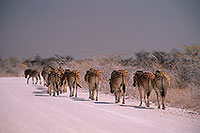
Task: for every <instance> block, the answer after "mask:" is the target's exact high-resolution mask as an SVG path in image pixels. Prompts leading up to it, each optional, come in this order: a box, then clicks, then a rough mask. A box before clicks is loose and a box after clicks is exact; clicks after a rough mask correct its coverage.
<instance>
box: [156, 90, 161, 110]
mask: <svg viewBox="0 0 200 133" xmlns="http://www.w3.org/2000/svg"><path fill="white" fill-rule="evenodd" d="M155 92H156V96H157V102H158V108H160V99H159V93H158V90H155Z"/></svg>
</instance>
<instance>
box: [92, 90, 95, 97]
mask: <svg viewBox="0 0 200 133" xmlns="http://www.w3.org/2000/svg"><path fill="white" fill-rule="evenodd" d="M94 96H95V88H93V89H92V100H94V99H95V98H94Z"/></svg>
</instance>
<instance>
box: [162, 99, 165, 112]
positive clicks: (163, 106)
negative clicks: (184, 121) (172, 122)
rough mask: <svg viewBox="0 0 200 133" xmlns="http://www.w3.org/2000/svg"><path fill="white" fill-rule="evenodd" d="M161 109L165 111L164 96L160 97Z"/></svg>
mask: <svg viewBox="0 0 200 133" xmlns="http://www.w3.org/2000/svg"><path fill="white" fill-rule="evenodd" d="M162 109H163V110H164V109H165V96H163V97H162Z"/></svg>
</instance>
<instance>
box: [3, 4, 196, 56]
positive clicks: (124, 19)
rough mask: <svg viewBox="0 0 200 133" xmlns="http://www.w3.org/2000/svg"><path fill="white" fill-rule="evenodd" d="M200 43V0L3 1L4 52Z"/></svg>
mask: <svg viewBox="0 0 200 133" xmlns="http://www.w3.org/2000/svg"><path fill="white" fill-rule="evenodd" d="M180 44H200V0H1V1H0V55H1V56H3V57H9V56H16V57H33V56H34V55H36V54H39V55H40V56H42V57H49V56H54V55H55V54H58V55H71V56H74V57H77V58H79V57H86V56H88V55H98V54H110V53H116V52H128V51H140V50H143V49H144V50H148V51H151V50H164V51H169V50H171V48H177V47H178V46H180Z"/></svg>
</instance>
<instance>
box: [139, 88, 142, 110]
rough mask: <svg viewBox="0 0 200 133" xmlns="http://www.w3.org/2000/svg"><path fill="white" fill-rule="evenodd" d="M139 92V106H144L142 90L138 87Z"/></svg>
mask: <svg viewBox="0 0 200 133" xmlns="http://www.w3.org/2000/svg"><path fill="white" fill-rule="evenodd" d="M138 90H139V94H140V105H139V106H142V89H141V88H140V87H138Z"/></svg>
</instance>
